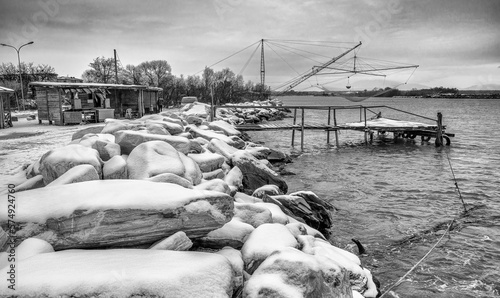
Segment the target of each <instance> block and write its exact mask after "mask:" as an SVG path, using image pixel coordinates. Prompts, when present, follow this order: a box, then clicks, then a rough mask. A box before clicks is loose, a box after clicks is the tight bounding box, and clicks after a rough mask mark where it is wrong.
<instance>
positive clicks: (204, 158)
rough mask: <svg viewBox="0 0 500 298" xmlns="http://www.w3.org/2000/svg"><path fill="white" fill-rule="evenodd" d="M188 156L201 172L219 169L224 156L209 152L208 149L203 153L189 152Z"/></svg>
mask: <svg viewBox="0 0 500 298" xmlns="http://www.w3.org/2000/svg"><path fill="white" fill-rule="evenodd" d="M188 157H190V158H192V159H193V160H194V161H195V162H196V163H197V164H198V166H199V167H200V170H201V171H202V172H211V171H214V170H217V169H220V167H221V166H222V164H223V163H224V156H222V155H220V154H217V153H211V152H210V151H207V152H204V153H198V154H196V153H190V154H188Z"/></svg>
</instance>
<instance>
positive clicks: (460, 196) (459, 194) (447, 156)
mask: <svg viewBox="0 0 500 298" xmlns="http://www.w3.org/2000/svg"><path fill="white" fill-rule="evenodd" d="M444 152H445V153H446V158H447V159H448V164H449V165H450V170H451V175H452V176H453V181H455V187H456V188H457V191H458V197H459V198H460V201H461V202H462V206H463V207H464V212H465V213H467V207H465V202H464V199H463V198H462V193H461V192H460V188H459V187H458V182H457V178H456V177H455V172H454V171H453V167H452V165H451V160H450V156H449V155H448V152H447V151H444Z"/></svg>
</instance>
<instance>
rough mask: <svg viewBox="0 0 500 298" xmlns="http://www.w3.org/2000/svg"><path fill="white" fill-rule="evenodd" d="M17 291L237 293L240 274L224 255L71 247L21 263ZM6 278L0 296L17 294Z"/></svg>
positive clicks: (196, 297) (199, 297)
mask: <svg viewBox="0 0 500 298" xmlns="http://www.w3.org/2000/svg"><path fill="white" fill-rule="evenodd" d="M16 269H17V272H21V274H22V277H20V278H19V279H18V280H17V283H16V292H15V294H16V295H19V296H37V297H38V296H42V297H57V296H69V297H81V296H83V297H90V296H96V297H131V296H146V297H152V296H154V297H176V298H205V297H214V298H215V297H221V298H222V297H231V296H232V293H233V284H234V283H233V279H234V273H233V268H232V266H231V263H230V262H229V261H228V259H227V258H226V257H224V256H222V255H220V254H213V253H203V252H186V251H169V250H144V249H110V250H66V251H58V252H54V253H44V254H39V255H36V256H33V257H31V258H28V259H25V260H22V261H20V262H18V263H17V264H16ZM7 285H8V281H7V279H5V278H2V279H1V281H0V295H2V296H4V295H11V294H12V291H11V290H10V289H8V288H7Z"/></svg>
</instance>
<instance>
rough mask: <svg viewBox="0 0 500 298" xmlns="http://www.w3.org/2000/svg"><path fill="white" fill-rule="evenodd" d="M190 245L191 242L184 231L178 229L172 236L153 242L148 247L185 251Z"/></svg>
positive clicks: (191, 244)
mask: <svg viewBox="0 0 500 298" xmlns="http://www.w3.org/2000/svg"><path fill="white" fill-rule="evenodd" d="M192 246H193V242H192V241H191V239H189V237H188V236H187V235H186V233H184V232H182V231H179V232H177V233H175V234H173V235H172V236H169V237H167V238H165V239H163V240H160V241H158V242H156V243H154V244H153V245H151V247H150V248H149V249H157V250H178V251H185V250H189V249H190V248H191V247H192Z"/></svg>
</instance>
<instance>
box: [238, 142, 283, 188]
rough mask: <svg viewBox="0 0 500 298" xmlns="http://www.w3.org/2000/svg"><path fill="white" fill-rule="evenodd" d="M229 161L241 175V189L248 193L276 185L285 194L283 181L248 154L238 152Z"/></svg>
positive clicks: (241, 151)
mask: <svg viewBox="0 0 500 298" xmlns="http://www.w3.org/2000/svg"><path fill="white" fill-rule="evenodd" d="M231 161H232V163H233V165H235V166H237V167H238V168H239V169H240V170H241V172H242V173H243V187H244V188H245V190H246V191H247V192H248V193H253V191H254V190H255V189H257V188H259V187H261V186H264V185H267V184H274V185H277V186H278V187H279V189H280V190H281V191H282V192H283V193H287V191H288V185H287V184H286V182H285V180H283V179H282V178H281V177H280V176H279V175H278V174H277V173H276V172H275V171H273V170H271V169H270V168H269V167H267V166H266V165H264V164H263V163H261V162H260V161H259V160H258V159H256V158H255V157H254V156H253V155H251V154H250V153H248V152H246V151H243V150H239V151H237V152H235V153H234V154H233V155H232V159H231Z"/></svg>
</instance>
